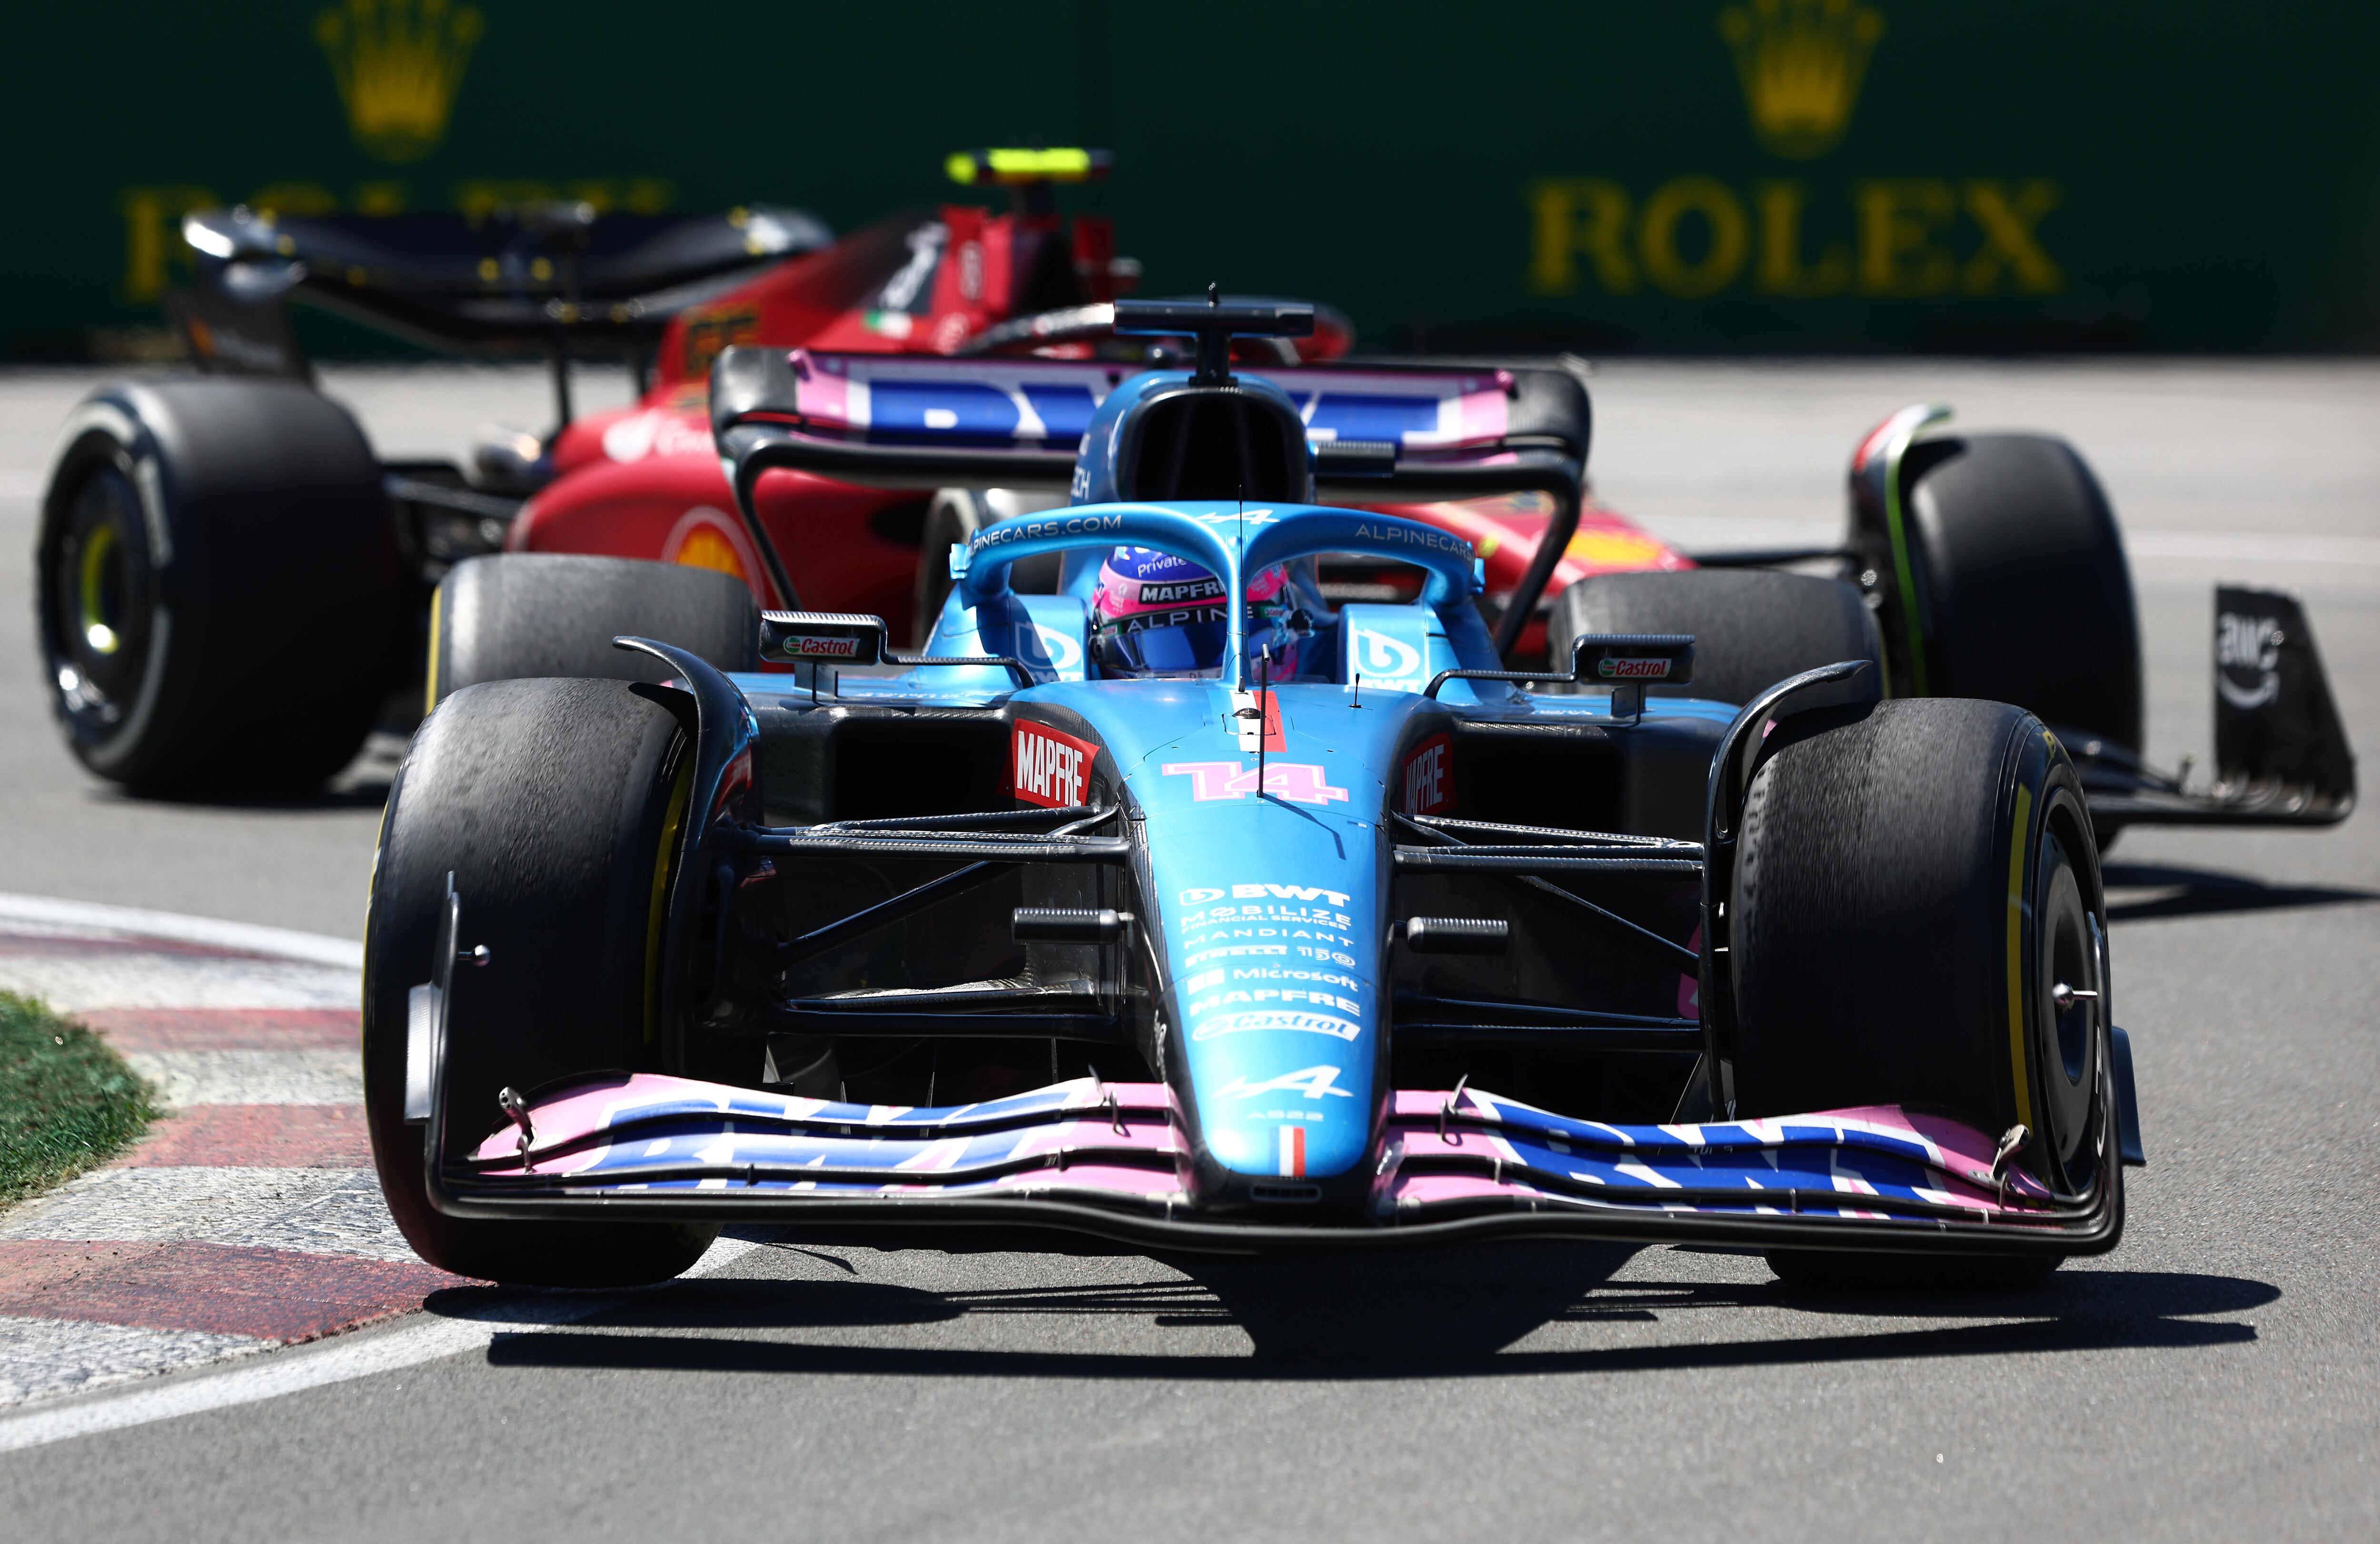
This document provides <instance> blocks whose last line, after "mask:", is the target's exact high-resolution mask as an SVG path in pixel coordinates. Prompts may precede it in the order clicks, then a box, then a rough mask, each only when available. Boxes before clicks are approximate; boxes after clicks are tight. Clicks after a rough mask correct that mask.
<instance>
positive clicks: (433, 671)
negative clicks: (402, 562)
mask: <svg viewBox="0 0 2380 1544" xmlns="http://www.w3.org/2000/svg"><path fill="white" fill-rule="evenodd" d="M445 599H446V587H445V586H444V585H443V584H442V585H440V586H439V587H438V588H437V589H435V590H431V592H430V670H429V681H430V684H429V685H428V686H427V687H423V688H422V694H421V716H422V717H424V718H428V717H429V716H430V715H431V713H433V712H435V711H437V710H438V614H439V612H440V610H441V609H443V608H442V606H441V604H440V602H443V601H444V600H445Z"/></svg>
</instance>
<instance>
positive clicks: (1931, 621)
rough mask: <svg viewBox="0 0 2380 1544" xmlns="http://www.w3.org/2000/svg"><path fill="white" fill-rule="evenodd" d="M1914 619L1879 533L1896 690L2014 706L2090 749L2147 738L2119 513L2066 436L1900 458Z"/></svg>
mask: <svg viewBox="0 0 2380 1544" xmlns="http://www.w3.org/2000/svg"><path fill="white" fill-rule="evenodd" d="M1901 480H1902V485H1903V489H1904V500H1905V504H1904V507H1905V508H1906V510H1907V526H1906V535H1907V538H1908V541H1909V546H1910V553H1909V556H1910V567H1911V576H1910V577H1911V582H1912V584H1913V586H1915V587H1916V588H1918V589H1919V590H1923V592H1924V593H1923V599H1922V602H1920V604H1919V607H1918V610H1917V614H1916V617H1915V619H1914V620H1913V618H1912V616H1911V614H1910V610H1909V606H1908V603H1907V598H1906V597H1905V596H1904V595H1903V594H1902V593H1901V585H1900V578H1899V577H1898V574H1897V572H1896V569H1895V567H1894V565H1893V564H1892V561H1891V557H1890V553H1889V549H1888V533H1877V535H1876V536H1874V537H1870V538H1868V539H1867V540H1865V541H1864V542H1863V544H1864V545H1865V546H1869V547H1874V546H1876V542H1877V541H1878V540H1882V541H1885V542H1886V543H1887V545H1886V546H1885V547H1884V549H1883V550H1882V551H1881V552H1880V553H1879V554H1878V555H1879V557H1880V559H1881V561H1880V562H1878V563H1876V565H1873V569H1874V571H1875V572H1876V574H1877V575H1878V580H1877V583H1878V588H1879V589H1880V590H1881V591H1882V595H1883V599H1884V601H1885V613H1886V618H1885V620H1886V624H1887V631H1886V641H1887V645H1888V648H1889V649H1890V650H1891V651H1892V655H1893V661H1892V664H1893V672H1894V682H1893V693H1894V695H1895V696H1904V697H1905V696H1930V697H1974V698H1984V699H1989V700H1991V701H1995V702H2013V703H2015V704H2016V705H2017V706H2018V707H2020V708H2022V709H2024V710H2026V711H2029V712H2031V713H2033V714H2034V716H2035V717H2037V718H2039V719H2040V720H2041V721H2042V722H2043V723H2047V724H2048V725H2050V726H2051V727H2052V728H2053V729H2056V730H2057V731H2058V732H2059V733H2060V734H2063V735H2069V736H2072V737H2074V738H2075V741H2076V743H2077V745H2087V744H2088V742H2089V741H2090V740H2092V739H2094V738H2097V739H2104V740H2107V741H2111V742H2113V743H2114V744H2116V745H2118V746H2120V747H2122V748H2125V749H2126V750H2130V751H2133V752H2135V753H2137V752H2138V751H2139V750H2140V748H2141V734H2142V718H2141V714H2142V706H2141V704H2142V692H2141V644H2140V626H2139V622H2138V620H2137V616H2136V614H2135V612H2134V608H2133V604H2132V580H2131V569H2130V568H2129V567H2128V566H2127V565H2126V564H2125V561H2124V547H2123V541H2122V539H2121V537H2120V536H2119V534H2118V532H2117V529H2116V517H2115V514H2114V512H2113V511H2112V510H2111V509H2110V508H2109V507H2108V505H2107V494H2106V493H2105V492H2103V491H2102V490H2101V489H2100V487H2099V482H2098V480H2097V479H2096V478H2095V477H2093V476H2092V475H2091V468H2089V467H2088V466H2086V465H2085V464H2084V463H2083V457H2082V456H2079V455H2077V454H2076V453H2075V451H2074V448H2073V447H2072V446H2071V445H2069V444H2066V443H2065V442H2064V441H2062V440H2055V439H2051V438H2049V437H2048V436H2046V435H2042V434H1967V435H1958V436H1946V437H1943V438H1940V439H1934V440H1922V441H1920V442H1918V444H1915V445H1913V446H1912V447H1911V449H1910V451H1909V454H1908V456H1907V457H1906V459H1904V461H1903V462H1902V464H1901Z"/></svg>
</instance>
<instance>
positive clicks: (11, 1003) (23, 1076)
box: [0, 991, 157, 1207]
mask: <svg viewBox="0 0 2380 1544" xmlns="http://www.w3.org/2000/svg"><path fill="white" fill-rule="evenodd" d="M155 1097H156V1090H154V1089H153V1088H150V1087H149V1085H148V1083H147V1082H146V1081H145V1080H143V1079H142V1078H141V1076H140V1074H138V1073H136V1072H134V1071H133V1070H132V1069H131V1068H130V1067H128V1066H127V1065H125V1063H124V1058H123V1057H121V1056H119V1055H117V1054H116V1053H115V1050H114V1048H112V1047H111V1046H109V1045H108V1043H107V1042H106V1041H105V1040H103V1039H100V1038H99V1037H98V1036H97V1035H95V1034H93V1033H91V1030H89V1029H87V1028H85V1027H83V1026H81V1025H79V1024H77V1023H76V1022H75V1021H74V1020H72V1019H70V1018H61V1017H60V1016H58V1015H56V1014H54V1013H52V1012H51V1011H50V1010H49V1009H48V1008H47V1007H46V1006H44V1005H43V1004H42V1003H40V1002H38V1001H36V1000H35V999H33V998H30V997H19V996H18V995H17V994H16V993H14V992H6V991H0V1207H6V1206H10V1205H13V1204H14V1203H16V1202H18V1201H21V1200H23V1199H24V1198H26V1197H28V1196H32V1195H37V1194H39V1193H40V1192H42V1191H43V1190H46V1189H48V1188H49V1187H50V1186H51V1185H58V1184H62V1183H64V1182H65V1181H67V1180H70V1179H72V1178H74V1177H75V1175H77V1174H79V1173H82V1172H83V1171H84V1170H85V1169H89V1168H92V1167H94V1166H96V1165H98V1164H101V1163H104V1162H106V1161H108V1160H109V1159H111V1158H113V1157H115V1155H116V1154H117V1153H119V1152H121V1151H123V1150H124V1149H126V1148H128V1147H129V1146H131V1145H132V1143H133V1142H134V1140H135V1139H137V1138H138V1137H140V1134H141V1133H142V1132H143V1131H146V1130H147V1129H148V1128H149V1123H150V1122H151V1121H152V1120H154V1119H156V1118H157V1106H156V1102H155Z"/></svg>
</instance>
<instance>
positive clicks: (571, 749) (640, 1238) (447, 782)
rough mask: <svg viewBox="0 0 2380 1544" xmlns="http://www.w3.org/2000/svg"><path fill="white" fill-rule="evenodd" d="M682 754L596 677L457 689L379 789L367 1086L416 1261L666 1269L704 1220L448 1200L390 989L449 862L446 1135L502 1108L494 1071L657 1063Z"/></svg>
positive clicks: (376, 1149)
mask: <svg viewBox="0 0 2380 1544" xmlns="http://www.w3.org/2000/svg"><path fill="white" fill-rule="evenodd" d="M690 756H691V752H690V750H689V749H688V748H687V746H686V740H685V737H684V736H682V735H681V734H680V733H679V732H678V730H677V726H676V723H675V721H674V720H673V719H672V718H671V717H670V715H669V714H668V712H666V711H663V710H662V709H661V708H660V707H657V706H656V705H654V704H653V703H651V702H649V701H647V700H645V699H642V698H639V697H637V696H636V695H634V694H633V693H632V692H631V691H630V690H629V686H628V683H626V682H624V681H608V680H559V679H536V680H511V681H495V682H490V683H487V684H484V685H480V686H474V687H465V688H464V689H463V690H461V691H459V692H456V693H455V694H454V696H452V697H450V698H448V699H446V700H445V701H444V702H443V703H441V704H440V705H439V708H438V711H436V712H434V713H432V714H431V715H430V717H429V718H428V719H427V720H426V721H425V722H424V723H423V724H422V726H421V729H420V731H419V733H418V734H416V735H415V736H414V740H413V746H412V748H411V749H410V750H409V751H408V752H407V756H406V760H405V765H404V766H403V768H402V769H400V771H399V772H398V774H397V778H396V783H395V787H393V788H392V789H391V790H390V793H389V801H388V811H387V814H386V815H385V816H384V817H383V821H382V825H381V844H380V851H379V854H378V856H377V857H376V858H375V859H374V863H373V869H372V891H371V908H370V917H369V920H368V922H367V924H366V933H365V943H364V1021H363V1043H364V1105H365V1114H366V1117H367V1119H368V1121H369V1124H370V1131H371V1141H372V1161H373V1164H374V1166H375V1167H376V1168H377V1169H378V1170H379V1173H380V1181H381V1187H382V1190H383V1193H384V1194H385V1195H386V1197H387V1198H388V1206H389V1210H390V1212H391V1213H392V1214H394V1215H395V1219H396V1224H397V1226H398V1228H399V1229H401V1230H402V1231H403V1232H404V1234H405V1237H406V1241H407V1243H409V1244H411V1245H412V1246H413V1248H414V1252H415V1253H417V1254H419V1256H420V1257H421V1258H423V1259H425V1260H428V1261H429V1262H430V1263H431V1264H432V1265H435V1266H438V1267H440V1268H441V1269H443V1270H452V1271H454V1272H455V1273H456V1274H457V1275H464V1276H477V1277H480V1278H482V1279H485V1280H490V1281H498V1282H512V1283H528V1284H536V1285H544V1286H614V1285H622V1284H627V1283H640V1282H654V1281H662V1280H666V1279H667V1278H669V1277H672V1276H674V1275H676V1274H678V1273H679V1272H680V1271H682V1270H686V1268H687V1267H688V1266H690V1265H692V1264H693V1263H694V1262H695V1261H696V1260H698V1259H699V1258H701V1257H702V1252H703V1251H704V1250H705V1249H706V1248H708V1247H709V1246H710V1242H711V1240H712V1239H713V1238H715V1237H716V1236H717V1234H718V1230H717V1229H716V1228H715V1227H711V1226H704V1225H696V1224H692V1223H675V1222H496V1221H483V1220H480V1219H476V1218H469V1219H467V1218H457V1217H449V1216H447V1215H446V1214H444V1213H443V1212H441V1211H439V1210H436V1209H435V1208H434V1207H432V1206H431V1201H430V1197H429V1192H428V1189H427V1187H426V1185H424V1183H423V1178H422V1144H423V1134H424V1131H425V1129H426V1128H425V1127H423V1126H420V1125H407V1124H406V1122H405V1072H406V1068H405V1058H406V1050H407V1046H406V1027H407V1015H406V1009H407V992H408V991H410V989H412V988H413V987H414V986H416V985H417V984H419V983H420V982H423V981H426V980H429V979H431V972H432V970H433V968H434V963H435V962H433V960H432V959H431V953H432V951H433V949H434V948H435V946H436V944H435V940H436V936H437V928H438V921H439V917H440V914H441V908H442V907H443V905H444V897H445V893H446V876H447V875H448V874H450V873H451V874H453V875H454V876H455V890H456V892H457V893H458V894H460V896H461V898H462V924H463V930H464V932H465V934H466V936H467V937H468V939H469V941H470V942H471V943H472V944H475V945H476V944H480V943H484V944H486V945H487V946H488V949H489V962H488V964H487V966H486V967H484V968H477V969H470V970H467V971H462V972H458V975H459V976H460V977H461V978H462V979H460V980H459V982H458V984H457V989H456V992H455V1003H454V1005H453V1012H452V1014H451V1015H450V1018H449V1022H448V1031H447V1033H448V1039H447V1049H446V1088H445V1097H446V1100H447V1111H448V1133H449V1136H448V1140H449V1143H450V1145H451V1147H452V1149H453V1150H452V1151H451V1152H450V1153H449V1155H448V1156H450V1157H454V1156H459V1155H461V1154H463V1153H465V1152H468V1150H469V1149H472V1148H474V1147H476V1146H477V1145H478V1144H479V1142H480V1140H481V1139H482V1138H483V1137H485V1136H486V1135H487V1133H488V1132H489V1131H490V1130H492V1129H493V1127H494V1126H495V1125H497V1124H498V1123H499V1116H498V1107H497V1104H496V1095H497V1091H498V1090H499V1089H501V1088H504V1087H506V1086H510V1087H512V1088H520V1089H524V1090H534V1089H535V1088H537V1087H538V1086H539V1085H540V1084H542V1083H546V1082H550V1081H552V1080H553V1079H555V1078H558V1077H564V1076H571V1075H574V1074H580V1073H588V1072H597V1071H603V1070H616V1071H619V1072H622V1073H629V1072H636V1071H639V1070H648V1069H654V1068H657V1067H658V1065H659V1054H658V1051H657V1044H658V1037H657V1035H656V1034H655V1031H654V1022H653V1020H654V1014H655V1012H656V1008H657V1004H656V1002H655V996H654V984H653V972H652V969H651V967H652V964H653V961H654V951H655V950H657V949H658V948H659V947H660V942H661V933H662V928H661V918H660V917H659V915H658V912H659V908H660V906H662V904H663V902H662V897H664V896H665V895H666V894H668V881H669V879H670V863H671V857H672V849H673V845H674V842H673V837H674V833H675V832H676V831H677V830H678V828H679V822H680V821H683V819H684V818H685V810H684V806H685V801H686V787H687V785H688V784H689V783H690V782H691V772H692V768H691V764H690Z"/></svg>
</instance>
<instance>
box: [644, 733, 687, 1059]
mask: <svg viewBox="0 0 2380 1544" xmlns="http://www.w3.org/2000/svg"><path fill="white" fill-rule="evenodd" d="M694 763H695V748H694V746H693V744H692V743H691V742H689V743H688V744H687V746H686V760H685V762H684V763H683V764H682V765H681V766H679V768H678V770H677V781H676V785H675V786H674V787H672V788H671V789H670V801H669V813H668V814H666V815H664V816H663V817H662V840H661V851H660V852H658V853H656V854H655V855H654V856H653V895H652V901H651V904H650V907H649V908H648V909H647V911H646V914H645V1043H646V1044H647V1045H650V1044H652V1043H653V1040H654V1038H655V1037H656V1036H657V1035H658V1034H659V1033H660V1019H661V995H662V923H663V922H664V921H665V920H667V918H668V916H669V873H670V857H671V856H672V854H673V853H674V850H675V849H676V847H677V833H678V828H679V827H680V826H681V825H683V824H685V823H686V798H687V796H689V795H691V794H692V793H693V792H694Z"/></svg>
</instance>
